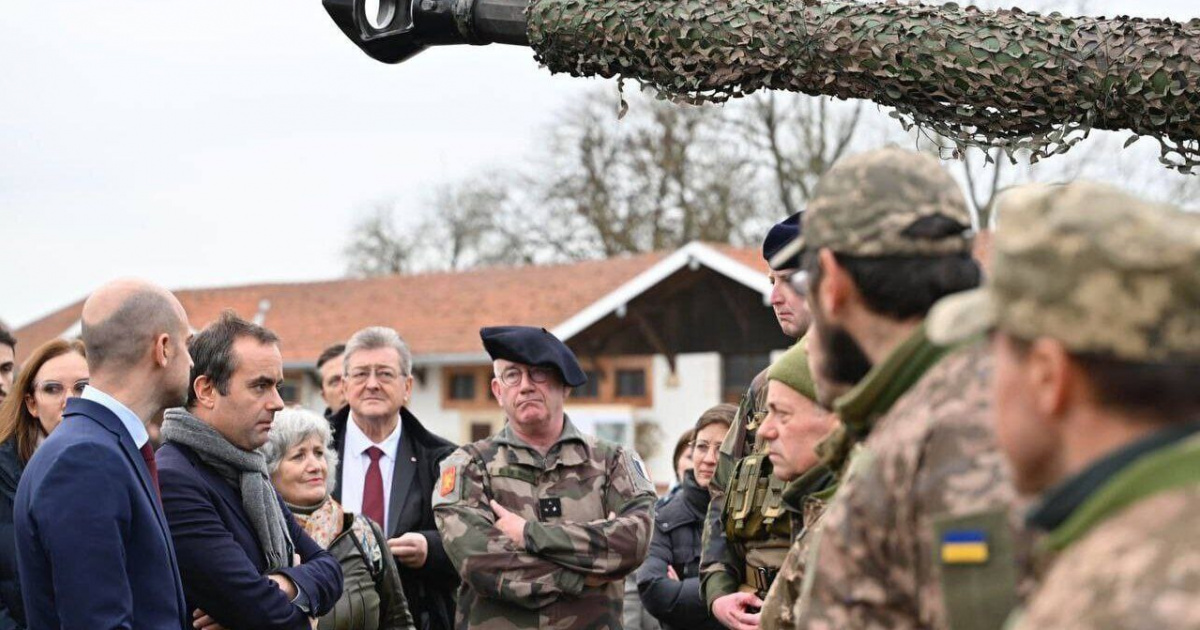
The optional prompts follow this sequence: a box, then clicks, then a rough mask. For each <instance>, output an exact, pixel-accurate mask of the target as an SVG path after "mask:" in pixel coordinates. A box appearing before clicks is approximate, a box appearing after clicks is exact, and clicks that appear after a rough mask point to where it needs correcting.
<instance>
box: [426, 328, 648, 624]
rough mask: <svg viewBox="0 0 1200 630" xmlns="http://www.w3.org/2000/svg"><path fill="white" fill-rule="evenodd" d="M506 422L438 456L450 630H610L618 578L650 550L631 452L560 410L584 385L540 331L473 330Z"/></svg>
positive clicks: (643, 495)
mask: <svg viewBox="0 0 1200 630" xmlns="http://www.w3.org/2000/svg"><path fill="white" fill-rule="evenodd" d="M480 336H481V337H482V338H483V344H484V347H485V348H486V349H487V351H488V354H489V355H491V357H492V358H493V359H494V367H495V374H496V377H495V378H494V379H493V380H492V393H493V394H494V395H495V397H496V400H497V401H498V402H499V403H500V405H501V407H502V408H503V409H504V412H505V416H506V418H507V423H506V424H505V426H504V428H503V429H502V430H501V431H500V432H499V433H498V434H496V435H494V436H492V437H490V438H488V439H485V440H480V441H478V442H475V443H474V444H468V445H467V446H464V447H462V448H460V449H459V450H457V451H455V452H454V453H453V454H451V455H450V456H449V457H447V458H446V459H445V460H444V461H443V462H442V466H441V476H440V480H439V482H438V484H437V488H436V489H435V491H434V496H433V512H434V516H435V518H436V519H437V526H438V531H439V532H441V534H442V542H443V544H444V546H445V548H446V553H447V554H448V555H449V556H450V560H451V561H452V562H453V563H454V566H455V568H456V569H458V572H459V574H460V575H461V576H462V585H461V586H460V587H459V591H458V613H457V619H456V621H455V626H456V627H457V628H459V629H462V630H465V629H467V628H482V629H485V630H525V629H532V628H553V629H558V630H569V629H575V628H588V629H594V630H620V628H621V625H622V624H621V604H622V599H623V591H624V589H623V586H624V583H625V576H626V575H627V574H629V573H630V572H632V571H633V570H634V569H636V568H637V567H638V566H639V565H641V563H642V560H643V559H644V558H645V557H646V552H647V549H648V548H649V545H650V533H651V527H652V524H653V512H654V498H655V495H654V485H653V484H652V483H650V479H649V477H648V476H647V475H646V470H645V467H644V466H643V464H642V462H641V460H639V459H638V457H637V455H635V454H633V453H631V452H629V451H627V450H625V449H624V448H622V447H620V446H618V445H616V444H612V443H609V442H605V441H602V440H599V439H597V438H594V437H592V436H588V435H584V434H582V433H580V432H579V430H578V429H576V428H575V425H574V424H572V423H571V421H570V419H569V418H567V417H566V415H565V414H564V412H563V401H564V399H565V398H566V396H567V392H568V388H569V387H578V386H580V385H583V384H584V383H586V382H587V376H586V375H585V374H584V372H583V370H582V369H581V368H580V367H579V364H578V362H577V361H576V359H575V355H574V354H572V353H571V351H570V350H569V349H568V348H567V347H566V346H565V345H563V343H562V342H561V341H559V340H558V339H557V338H555V337H554V336H553V335H551V334H550V333H549V332H546V330H545V329H540V328H529V327H525V326H501V327H494V328H484V329H483V330H482V331H480Z"/></svg>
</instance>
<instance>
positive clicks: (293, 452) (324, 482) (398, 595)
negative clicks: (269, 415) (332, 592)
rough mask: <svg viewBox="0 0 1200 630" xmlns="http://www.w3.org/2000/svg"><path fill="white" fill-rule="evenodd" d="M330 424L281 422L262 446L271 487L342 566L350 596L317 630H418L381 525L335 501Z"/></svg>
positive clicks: (316, 419)
mask: <svg viewBox="0 0 1200 630" xmlns="http://www.w3.org/2000/svg"><path fill="white" fill-rule="evenodd" d="M332 442H333V436H332V434H331V433H330V429H329V423H328V422H327V421H326V420H325V419H324V418H322V417H321V416H320V415H317V414H315V413H313V412H311V411H308V410H306V409H300V408H288V409H283V410H281V411H279V412H277V413H276V414H275V421H274V423H273V424H272V425H271V432H270V434H269V435H268V440H267V443H266V444H264V445H263V446H262V448H261V449H259V450H261V451H262V453H263V455H265V456H266V458H267V470H268V471H269V472H270V474H271V482H272V483H273V484H274V485H275V489H276V490H277V491H278V492H279V495H280V496H281V497H283V500H284V502H286V503H287V505H288V507H289V508H290V509H291V511H292V514H293V515H294V516H295V517H296V522H297V523H299V524H300V526H301V527H303V528H304V531H305V532H307V533H308V535H309V536H311V537H312V538H313V540H315V541H317V543H318V544H320V545H321V546H322V547H324V548H326V549H328V550H329V553H331V554H332V555H333V557H335V558H337V560H338V562H339V563H340V564H341V566H342V574H343V575H344V577H345V588H344V589H343V591H342V597H341V599H339V600H338V601H337V604H336V605H334V607H333V610H331V611H329V613H328V614H326V615H325V616H323V617H321V619H320V621H319V622H318V625H317V628H318V630H413V627H414V626H413V620H412V615H411V614H409V610H408V600H407V599H405V597H404V589H403V588H402V587H401V585H400V573H399V571H398V570H397V568H396V561H395V559H393V558H392V554H391V553H389V552H388V547H387V539H386V538H385V537H384V535H383V531H381V530H380V529H379V525H377V524H376V523H374V522H372V521H371V520H370V519H368V518H367V517H365V516H362V515H361V514H349V513H347V512H345V511H344V510H342V506H341V505H339V504H338V502H337V501H334V500H333V497H332V496H330V494H331V493H332V492H333V488H334V485H335V484H336V483H337V478H336V476H335V475H334V474H333V472H334V471H335V470H337V451H335V450H334V449H333V447H332Z"/></svg>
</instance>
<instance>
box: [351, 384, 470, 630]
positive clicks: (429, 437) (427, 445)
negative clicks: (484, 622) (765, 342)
mask: <svg viewBox="0 0 1200 630" xmlns="http://www.w3.org/2000/svg"><path fill="white" fill-rule="evenodd" d="M349 420H350V408H349V407H348V406H347V407H344V408H342V410H341V411H339V412H338V413H336V414H334V416H333V417H332V418H330V420H329V422H330V424H331V425H332V427H333V442H334V447H335V448H336V449H337V452H338V461H339V462H344V461H346V423H347V422H349ZM455 448H457V447H456V446H455V445H454V444H453V443H452V442H449V441H447V440H444V439H442V438H440V437H438V436H436V435H434V434H432V433H430V432H429V431H428V430H427V429H426V428H425V427H424V426H422V425H421V423H420V421H418V420H417V417H416V416H414V415H412V414H411V413H409V411H408V410H407V409H401V410H400V445H399V448H398V449H397V450H396V468H395V471H394V472H393V473H392V488H391V495H390V497H389V498H388V523H387V527H385V528H384V532H385V533H386V534H387V537H388V538H395V537H397V536H399V535H401V534H404V533H407V532H417V533H419V534H421V535H423V536H425V539H426V540H428V541H429V556H428V558H427V559H426V560H425V566H423V567H421V568H420V569H409V568H407V567H405V566H404V565H402V564H400V565H399V567H400V581H401V582H402V583H403V584H404V594H405V596H407V598H408V607H409V609H410V610H411V611H412V615H413V621H414V622H416V625H417V628H419V629H420V630H449V629H450V628H452V627H453V625H454V592H455V591H456V590H457V589H458V580H459V578H458V572H457V571H455V569H454V565H453V564H451V563H450V556H447V555H446V550H445V548H444V547H442V535H441V534H439V533H438V531H437V524H436V523H435V522H434V520H433V505H432V501H433V488H434V484H435V483H436V482H437V480H438V464H440V463H441V461H442V460H443V459H445V458H446V457H447V456H448V455H450V453H453V452H454V449H455ZM341 474H342V471H341V470H338V477H337V479H338V481H339V483H338V486H337V488H338V489H337V490H335V491H334V494H333V497H334V499H336V500H338V501H341V499H342V495H341V486H342V484H341V483H340V482H341V479H342V477H341Z"/></svg>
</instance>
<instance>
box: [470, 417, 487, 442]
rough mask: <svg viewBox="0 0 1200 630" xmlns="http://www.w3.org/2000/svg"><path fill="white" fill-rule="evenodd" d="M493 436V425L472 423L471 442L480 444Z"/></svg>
mask: <svg viewBox="0 0 1200 630" xmlns="http://www.w3.org/2000/svg"><path fill="white" fill-rule="evenodd" d="M491 436H492V425H491V423H489V422H472V423H471V441H472V442H478V441H479V440H486V439H488V438H489V437H491Z"/></svg>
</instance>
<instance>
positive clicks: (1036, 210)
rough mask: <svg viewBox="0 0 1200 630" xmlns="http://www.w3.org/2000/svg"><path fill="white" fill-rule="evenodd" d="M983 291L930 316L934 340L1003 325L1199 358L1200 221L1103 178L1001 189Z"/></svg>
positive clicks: (1123, 349)
mask: <svg viewBox="0 0 1200 630" xmlns="http://www.w3.org/2000/svg"><path fill="white" fill-rule="evenodd" d="M999 212H1000V215H999V217H1000V222H1001V224H1000V227H999V229H997V231H996V234H995V237H994V240H993V242H992V256H993V258H992V269H991V276H990V277H989V279H988V281H987V282H986V283H985V284H984V286H982V287H980V288H979V289H975V290H973V291H969V292H965V293H960V294H957V295H953V296H950V297H948V298H945V299H944V300H942V301H941V302H939V303H938V304H937V305H936V306H935V307H934V309H933V310H932V311H931V312H930V316H929V320H928V323H927V327H928V333H929V336H930V338H931V340H933V341H935V342H937V343H951V342H954V341H957V340H961V339H966V338H968V337H970V336H972V335H974V334H978V333H981V332H984V331H987V330H989V329H992V328H999V329H1001V330H1003V331H1005V332H1007V333H1008V334H1011V335H1013V336H1015V337H1018V338H1021V339H1035V338H1037V337H1051V338H1054V339H1057V340H1059V341H1060V342H1061V343H1062V344H1063V345H1064V346H1065V347H1066V348H1067V349H1068V350H1069V351H1071V352H1073V353H1080V354H1084V353H1086V354H1098V355H1102V356H1108V357H1112V358H1115V359H1118V360H1123V361H1128V362H1132V363H1158V362H1165V361H1172V360H1180V359H1182V360H1185V361H1196V360H1197V359H1200V216H1197V215H1194V214H1189V213H1185V212H1182V211H1180V210H1177V209H1175V208H1171V207H1169V206H1165V205H1159V204H1152V203H1148V202H1145V201H1142V200H1140V199H1137V198H1135V197H1133V196H1131V195H1128V194H1126V193H1124V192H1122V191H1120V190H1117V189H1116V188H1112V187H1110V186H1107V185H1104V184H1096V183H1090V182H1077V183H1073V184H1067V185H1064V186H1039V185H1030V186H1024V187H1021V188H1018V189H1014V190H1012V191H1011V192H1009V193H1008V194H1007V195H1005V197H1004V199H1003V200H1002V202H1001V204H1000V206H999Z"/></svg>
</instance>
